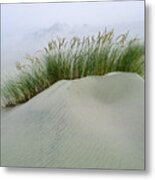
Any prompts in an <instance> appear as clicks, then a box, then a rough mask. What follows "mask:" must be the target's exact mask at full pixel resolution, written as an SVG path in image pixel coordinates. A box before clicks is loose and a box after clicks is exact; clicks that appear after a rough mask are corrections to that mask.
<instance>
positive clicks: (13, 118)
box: [1, 72, 144, 169]
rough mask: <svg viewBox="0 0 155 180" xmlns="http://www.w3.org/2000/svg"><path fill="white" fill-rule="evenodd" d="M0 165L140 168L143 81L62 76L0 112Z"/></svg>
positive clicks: (123, 75)
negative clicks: (71, 78)
mask: <svg viewBox="0 0 155 180" xmlns="http://www.w3.org/2000/svg"><path fill="white" fill-rule="evenodd" d="M1 129H2V132H1V135H2V139H1V157H2V158H1V162H2V166H23V167H60V168H63V167H65V168H105V169H143V168H144V80H143V79H142V78H141V77H140V76H139V75H137V74H134V73H121V72H115V73H109V74H107V75H105V76H90V77H85V78H82V79H76V80H68V81H67V80H62V81H59V82H58V83H55V84H54V85H53V86H51V87H50V88H48V89H46V90H45V91H43V92H42V93H40V94H38V95H37V96H35V97H33V98H32V99H31V100H29V101H28V102H26V103H24V104H22V105H19V106H17V107H14V108H13V109H11V110H9V111H8V112H7V111H2V121H1Z"/></svg>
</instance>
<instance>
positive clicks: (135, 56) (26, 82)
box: [1, 30, 144, 106]
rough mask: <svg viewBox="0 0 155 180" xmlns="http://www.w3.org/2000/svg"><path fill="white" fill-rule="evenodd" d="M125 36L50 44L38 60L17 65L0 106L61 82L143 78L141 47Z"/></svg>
mask: <svg viewBox="0 0 155 180" xmlns="http://www.w3.org/2000/svg"><path fill="white" fill-rule="evenodd" d="M127 37H128V33H126V34H122V35H120V36H118V37H116V38H115V37H114V33H113V31H110V32H107V31H106V30H105V31H104V32H103V33H100V32H99V33H98V35H97V36H95V37H94V36H88V37H83V38H81V39H80V38H78V37H73V38H72V39H71V40H70V41H67V40H65V38H61V39H60V38H57V39H54V40H51V41H50V42H49V43H48V46H47V47H45V48H44V50H43V51H42V55H40V56H39V57H33V56H30V55H29V56H27V60H28V61H29V62H28V64H26V65H22V64H20V63H19V62H17V63H16V68H17V73H16V75H15V76H14V77H12V76H11V77H9V78H7V79H6V80H5V81H4V82H3V83H2V87H1V105H2V106H14V105H16V104H20V103H23V102H26V101H28V100H29V99H31V98H32V97H33V96H35V95H37V94H38V93H40V92H41V91H43V90H44V89H46V88H48V87H49V86H51V85H52V84H54V83H55V82H57V81H59V80H62V79H68V80H72V79H76V78H82V77H85V76H90V75H104V74H106V73H108V72H113V71H125V72H135V73H137V74H139V75H140V76H142V77H143V76H144V45H143V43H142V42H140V41H139V40H138V39H137V38H134V39H131V40H128V38H127Z"/></svg>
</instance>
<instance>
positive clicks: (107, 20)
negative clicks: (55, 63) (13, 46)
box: [1, 1, 144, 38]
mask: <svg viewBox="0 0 155 180" xmlns="http://www.w3.org/2000/svg"><path fill="white" fill-rule="evenodd" d="M134 21H144V1H125V2H123V1H120V2H89V3H88V2H82V3H41V4H3V5H2V7H1V25H2V26H1V27H2V38H3V36H9V35H12V34H14V33H18V34H20V33H24V32H26V31H29V30H32V29H37V28H48V27H50V26H51V25H52V24H54V23H55V22H59V23H67V24H69V25H75V24H76V25H79V24H90V25H109V24H114V23H122V22H125V23H128V22H134Z"/></svg>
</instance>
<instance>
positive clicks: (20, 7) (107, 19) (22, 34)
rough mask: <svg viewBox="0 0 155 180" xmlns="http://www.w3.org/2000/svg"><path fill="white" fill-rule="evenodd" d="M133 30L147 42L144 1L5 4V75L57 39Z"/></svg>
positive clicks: (2, 8) (2, 11)
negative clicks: (108, 31)
mask: <svg viewBox="0 0 155 180" xmlns="http://www.w3.org/2000/svg"><path fill="white" fill-rule="evenodd" d="M105 28H107V30H112V29H114V33H115V35H116V36H117V35H119V34H121V33H125V32H127V31H128V30H129V31H130V33H129V37H135V36H137V37H138V38H140V39H141V40H142V41H144V1H124V2H123V1H120V2H119V1H116V2H76V3H37V4H35V3H34V4H2V5H1V72H2V75H3V74H6V73H8V72H13V70H14V68H15V63H16V61H19V62H21V63H22V62H25V61H26V60H25V55H26V54H32V55H35V54H37V52H38V51H39V50H42V49H43V48H44V47H45V46H47V44H48V41H50V39H52V38H54V37H57V36H59V37H66V38H68V39H69V38H71V37H72V36H80V37H81V36H84V35H96V34H97V33H98V31H104V30H105Z"/></svg>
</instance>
